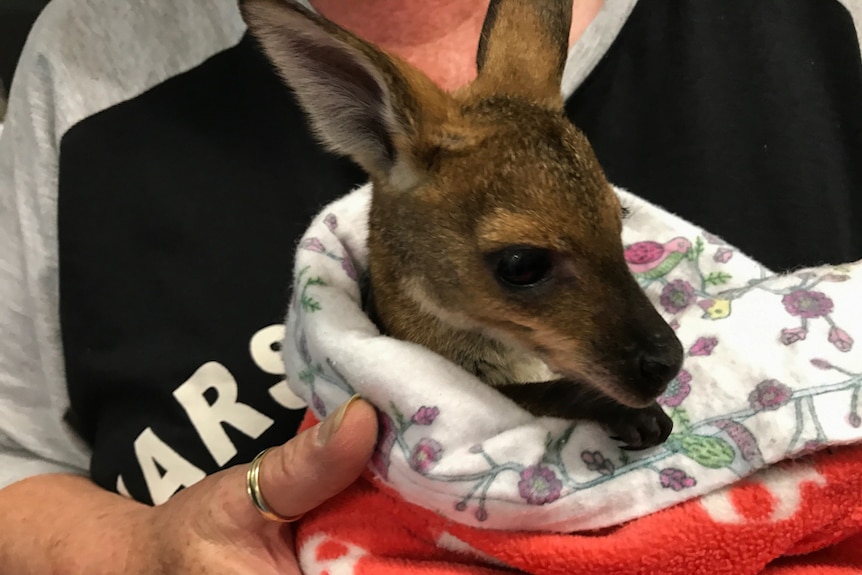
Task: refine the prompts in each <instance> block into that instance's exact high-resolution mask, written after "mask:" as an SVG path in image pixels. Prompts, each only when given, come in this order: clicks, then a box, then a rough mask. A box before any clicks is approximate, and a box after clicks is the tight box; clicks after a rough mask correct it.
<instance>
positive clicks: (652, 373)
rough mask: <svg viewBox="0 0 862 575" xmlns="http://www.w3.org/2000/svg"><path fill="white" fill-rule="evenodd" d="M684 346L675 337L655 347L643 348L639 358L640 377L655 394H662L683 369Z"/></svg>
mask: <svg viewBox="0 0 862 575" xmlns="http://www.w3.org/2000/svg"><path fill="white" fill-rule="evenodd" d="M682 361H683V350H682V344H680V342H679V340H678V339H676V337H674V338H673V339H672V340H670V341H662V342H660V343H659V344H658V345H655V346H654V347H651V348H650V347H648V348H642V349H641V350H640V353H639V354H638V357H637V362H638V368H639V369H640V376H641V379H642V381H643V382H644V384H646V386H647V387H648V388H649V389H651V390H652V391H653V392H654V393H657V394H659V393H662V392H663V391H664V390H665V388H666V387H667V385H668V384H669V383H670V382H671V381H672V380H673V378H674V377H676V376H677V374H678V373H679V370H680V369H682Z"/></svg>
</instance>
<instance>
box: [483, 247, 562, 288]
mask: <svg viewBox="0 0 862 575" xmlns="http://www.w3.org/2000/svg"><path fill="white" fill-rule="evenodd" d="M496 255H497V257H496V268H495V270H494V272H495V274H496V276H497V279H498V280H500V281H501V282H502V283H503V284H504V285H507V286H510V287H518V288H526V287H532V286H534V285H536V284H538V283H541V282H543V281H545V280H546V279H548V278H549V277H550V275H551V270H552V268H553V261H552V258H551V252H550V251H548V250H543V249H541V248H530V247H516V248H508V249H505V250H503V251H501V252H498V253H497V254H496Z"/></svg>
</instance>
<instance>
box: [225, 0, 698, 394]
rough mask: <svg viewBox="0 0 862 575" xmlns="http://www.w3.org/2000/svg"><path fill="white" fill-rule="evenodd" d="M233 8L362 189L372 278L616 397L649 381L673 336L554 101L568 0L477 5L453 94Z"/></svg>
mask: <svg viewBox="0 0 862 575" xmlns="http://www.w3.org/2000/svg"><path fill="white" fill-rule="evenodd" d="M241 6H242V9H243V14H244V16H245V19H246V22H247V23H248V24H249V28H250V30H251V31H252V32H253V34H254V35H255V36H256V37H257V38H258V39H259V41H260V42H261V45H262V46H263V48H264V51H265V52H266V54H267V55H268V57H269V58H270V59H271V60H272V61H273V63H274V64H275V66H276V68H277V69H278V70H279V71H280V73H281V75H282V77H283V78H284V80H285V81H286V83H287V84H288V86H290V87H291V88H292V90H293V92H294V93H295V95H296V97H297V100H298V101H299V103H300V105H301V106H302V107H303V108H304V109H305V111H306V112H307V114H308V117H309V120H310V124H311V126H312V127H313V129H314V130H315V132H316V133H317V135H318V137H319V138H320V139H321V141H322V142H324V143H325V144H326V145H327V146H328V147H329V148H330V149H331V150H333V151H335V152H337V153H340V154H344V155H347V156H349V157H351V158H353V160H354V161H356V162H357V163H358V164H359V165H360V166H362V167H363V168H364V169H365V170H366V171H367V172H368V173H369V175H370V176H371V179H372V181H373V182H374V199H373V205H372V211H371V221H370V238H369V250H370V253H369V262H370V265H371V272H372V279H373V280H374V279H375V276H377V278H378V279H380V280H381V281H386V282H387V283H388V284H390V285H389V289H393V285H395V287H396V288H397V289H398V290H399V293H400V294H401V295H404V296H406V297H408V298H410V299H411V300H412V301H414V302H415V303H417V304H418V305H419V306H421V308H422V309H423V310H424V311H426V312H427V313H430V314H433V315H435V316H436V317H438V318H439V319H440V320H441V321H442V322H443V323H446V324H449V325H451V326H453V327H456V328H461V329H466V330H474V331H479V332H482V333H484V334H485V335H487V336H488V337H491V338H494V339H497V340H500V341H502V342H504V343H506V344H508V345H511V346H513V347H516V348H520V349H523V350H527V351H529V352H532V353H533V354H535V355H536V356H538V357H539V358H541V359H542V360H544V361H545V363H547V365H548V366H549V367H550V368H551V369H552V370H553V371H554V372H555V373H557V374H559V375H560V376H562V377H565V378H566V379H571V380H574V381H577V382H579V383H587V384H589V385H591V386H593V387H594V388H596V389H597V390H599V391H601V392H603V393H605V394H607V395H609V396H611V397H612V398H614V399H616V400H617V401H619V402H621V403H623V404H626V405H629V406H632V407H640V406H644V405H647V404H649V403H651V402H652V401H653V400H654V399H655V397H656V396H658V395H659V394H660V393H661V392H662V391H663V390H664V388H665V387H666V385H667V384H668V382H670V380H671V379H672V378H673V377H674V376H675V375H676V374H677V372H678V371H679V369H680V367H681V363H682V348H681V345H680V343H679V341H678V340H677V338H676V336H675V334H674V332H673V330H672V329H671V328H670V327H669V326H668V325H667V323H666V322H665V321H664V320H663V319H662V318H661V316H660V315H659V314H658V313H657V312H656V310H655V308H654V307H653V306H652V304H651V303H650V302H649V300H648V299H647V298H646V296H645V295H644V293H643V291H642V290H641V288H640V287H639V286H638V284H637V282H636V281H635V279H634V278H633V276H632V274H631V273H630V271H629V269H628V267H627V265H626V262H625V258H624V255H623V245H622V240H621V231H622V222H623V207H622V206H621V205H620V202H619V200H618V198H617V196H616V194H615V193H614V191H613V188H612V187H611V185H610V184H609V183H608V181H607V179H606V178H605V175H604V173H603V171H602V169H601V167H600V165H599V163H598V161H597V159H596V157H595V154H594V153H593V150H592V148H591V147H590V145H589V142H588V141H587V139H586V138H585V136H584V135H583V134H582V133H581V132H580V131H578V130H577V128H576V127H575V126H573V125H572V124H571V123H570V122H569V121H568V119H567V118H566V116H565V111H564V108H563V99H562V95H561V91H560V83H561V78H562V73H563V67H564V64H565V61H566V57H567V52H568V34H569V27H570V23H571V8H572V4H571V2H570V1H566V0H492V1H491V5H490V8H489V12H488V16H487V17H486V20H485V24H484V27H483V30H482V36H481V39H480V43H479V50H478V57H477V69H478V75H477V77H476V79H475V80H474V81H473V82H472V83H471V84H470V85H468V86H466V87H464V88H462V89H461V90H459V91H457V92H455V93H451V94H447V93H444V92H443V91H441V90H440V89H438V88H437V87H436V86H435V85H434V84H433V82H431V81H430V80H429V79H428V78H427V77H426V76H425V75H424V74H422V73H421V72H419V71H418V70H416V69H414V68H413V67H411V66H410V65H408V64H406V63H404V62H402V61H400V60H398V59H397V58H394V57H392V56H389V55H387V54H385V53H384V52H382V51H381V50H379V49H378V48H376V47H374V46H372V45H370V44H368V43H366V42H364V41H362V40H361V39H359V38H357V37H355V36H354V35H352V34H351V33H349V32H347V31H345V30H343V29H341V28H339V27H338V26H336V25H335V24H333V23H331V22H327V21H325V20H323V19H321V18H319V17H318V16H316V15H314V14H312V13H309V12H308V11H306V10H305V9H303V8H302V7H300V6H298V5H296V4H295V3H293V2H285V1H283V0H243V2H242V3H241ZM384 278H385V279H384ZM381 315H383V314H381ZM386 319H387V318H386V317H381V320H382V321H383V323H386Z"/></svg>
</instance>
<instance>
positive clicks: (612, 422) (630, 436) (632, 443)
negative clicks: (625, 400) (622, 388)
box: [604, 403, 673, 451]
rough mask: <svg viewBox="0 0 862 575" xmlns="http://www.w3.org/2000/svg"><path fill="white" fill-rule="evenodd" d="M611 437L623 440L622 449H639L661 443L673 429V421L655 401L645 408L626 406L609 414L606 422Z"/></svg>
mask: <svg viewBox="0 0 862 575" xmlns="http://www.w3.org/2000/svg"><path fill="white" fill-rule="evenodd" d="M604 424H605V427H607V428H608V430H609V431H610V433H611V439H614V440H617V441H622V442H623V443H625V446H623V447H622V449H625V450H628V451H638V450H641V449H647V448H650V447H655V446H656V445H661V444H662V443H664V442H665V441H666V440H667V438H668V436H669V435H670V432H671V431H672V430H673V421H672V420H671V418H670V417H668V415H667V414H666V413H665V412H664V411H663V410H662V408H661V406H660V405H658V404H657V403H653V404H652V405H651V406H649V407H644V408H643V409H631V408H625V409H621V410H619V411H617V412H615V413H614V414H613V415H611V416H609V417H608V419H607V420H606V421H605V422H604Z"/></svg>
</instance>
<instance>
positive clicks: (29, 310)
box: [0, 0, 244, 488]
mask: <svg viewBox="0 0 862 575" xmlns="http://www.w3.org/2000/svg"><path fill="white" fill-rule="evenodd" d="M243 32H244V26H243V25H242V22H241V20H240V18H239V15H238V11H237V4H236V0H212V1H210V2H182V3H177V2H174V1H173V0H128V1H124V2H116V1H115V0H53V1H52V2H51V3H50V4H49V5H48V7H47V8H46V9H45V10H44V11H43V13H42V14H41V15H40V17H39V19H38V20H37V22H36V24H35V25H34V27H33V29H32V31H31V33H30V36H29V38H28V40H27V43H26V45H25V47H24V50H23V53H22V56H21V60H20V62H19V65H18V70H17V72H16V76H15V80H14V82H13V83H12V90H11V93H10V94H9V102H8V110H7V114H6V118H5V123H4V125H3V130H2V134H0V488H2V487H5V486H7V485H9V484H11V483H14V482H16V481H18V480H21V479H24V478H26V477H30V476H33V475H38V474H44V473H52V472H68V473H78V474H82V475H86V474H87V473H88V468H89V459H90V452H89V449H88V448H87V446H86V445H85V444H84V443H83V442H82V441H80V439H79V438H78V437H77V435H76V434H75V433H74V432H73V431H72V430H71V429H70V428H68V427H67V426H66V425H65V423H64V415H65V412H66V409H67V407H68V405H69V397H68V390H67V385H66V380H65V374H64V368H63V365H64V362H63V349H62V339H61V332H60V320H59V291H58V287H59V278H58V269H59V268H58V266H59V262H58V255H57V251H58V250H57V229H56V227H57V181H58V163H59V149H60V141H61V138H62V136H63V134H64V133H65V131H66V130H68V129H69V128H70V127H72V126H73V125H74V124H75V123H77V122H79V121H81V120H82V119H84V118H86V117H88V116H90V115H92V114H95V113H97V112H99V111H100V110H103V109H105V108H108V107H110V106H113V105H115V104H117V103H120V102H122V101H125V100H127V99H129V98H133V97H135V96H137V95H139V94H141V93H143V92H144V91H146V90H148V89H149V88H151V87H153V86H154V85H156V84H158V83H160V82H163V81H164V80H166V79H168V78H170V77H171V76H174V75H176V74H179V73H182V72H184V71H186V70H189V69H191V68H193V67H195V66H197V65H199V64H200V63H201V62H203V61H204V60H205V59H207V58H208V57H210V56H212V55H213V54H215V53H216V52H218V51H220V50H223V49H225V48H228V47H229V46H232V45H233V44H235V43H236V42H237V41H238V40H239V39H240V37H241V36H242V33H243Z"/></svg>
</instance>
